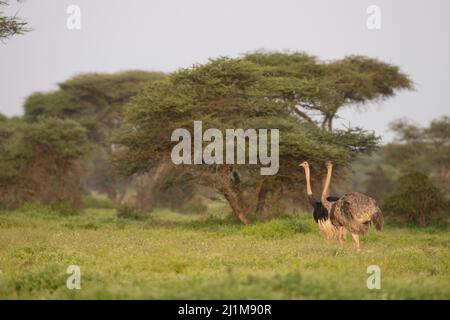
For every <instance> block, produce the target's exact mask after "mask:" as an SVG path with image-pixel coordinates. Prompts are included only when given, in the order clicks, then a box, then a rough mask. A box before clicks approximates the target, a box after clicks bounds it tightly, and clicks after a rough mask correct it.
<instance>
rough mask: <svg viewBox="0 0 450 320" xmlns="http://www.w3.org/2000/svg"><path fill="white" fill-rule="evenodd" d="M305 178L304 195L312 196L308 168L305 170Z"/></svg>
mask: <svg viewBox="0 0 450 320" xmlns="http://www.w3.org/2000/svg"><path fill="white" fill-rule="evenodd" d="M305 176H306V193H307V194H308V196H312V191H311V179H310V174H309V168H308V167H306V168H305Z"/></svg>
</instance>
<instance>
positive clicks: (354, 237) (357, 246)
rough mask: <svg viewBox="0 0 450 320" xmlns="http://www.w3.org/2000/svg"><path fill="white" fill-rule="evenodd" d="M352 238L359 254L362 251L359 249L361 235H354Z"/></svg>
mask: <svg viewBox="0 0 450 320" xmlns="http://www.w3.org/2000/svg"><path fill="white" fill-rule="evenodd" d="M352 238H353V242H354V243H355V249H356V252H357V253H359V252H360V251H361V250H360V247H359V234H356V233H352Z"/></svg>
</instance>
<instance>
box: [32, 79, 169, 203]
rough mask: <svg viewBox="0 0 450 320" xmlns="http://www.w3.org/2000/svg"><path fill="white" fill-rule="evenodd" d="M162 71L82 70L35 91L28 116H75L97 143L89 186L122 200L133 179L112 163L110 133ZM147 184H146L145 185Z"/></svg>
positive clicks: (89, 169) (89, 166)
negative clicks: (127, 107)
mask: <svg viewBox="0 0 450 320" xmlns="http://www.w3.org/2000/svg"><path fill="white" fill-rule="evenodd" d="M165 77H166V75H165V74H164V73H161V72H144V71H126V72H120V73H115V74H81V75H78V76H76V77H74V78H72V79H69V80H67V81H65V82H63V83H60V84H59V90H57V91H54V92H50V93H35V94H33V95H31V96H30V97H29V98H28V99H27V101H26V102H25V105H24V109H25V119H26V120H27V121H29V122H33V121H36V119H38V118H39V117H41V116H51V117H57V118H61V119H72V120H75V121H77V122H79V123H80V124H82V125H83V126H84V127H85V128H86V129H87V133H88V136H89V140H90V141H91V143H92V144H94V145H95V146H96V148H95V149H93V151H92V152H91V158H90V161H87V162H86V168H85V170H84V180H85V183H86V185H87V187H89V188H93V189H95V190H98V191H100V192H105V193H106V194H107V196H108V197H109V199H111V200H112V201H113V202H116V203H120V202H121V201H122V199H123V198H124V196H125V193H126V190H127V188H128V186H129V184H130V182H131V179H130V178H129V177H124V176H122V175H120V174H118V172H117V171H116V170H114V168H113V167H112V166H111V165H110V162H109V160H108V159H109V156H110V154H111V152H112V149H113V144H112V143H111V141H110V137H111V136H112V134H113V133H114V132H115V131H116V130H117V128H118V127H119V124H120V122H121V119H122V112H123V110H122V109H123V108H122V107H123V105H124V104H125V103H126V102H127V101H128V100H129V99H130V98H131V97H132V96H133V95H134V94H136V93H137V92H138V91H139V90H141V89H143V88H144V87H145V86H146V85H147V84H148V83H149V82H152V81H156V80H161V79H164V78H165ZM144 187H145V186H144Z"/></svg>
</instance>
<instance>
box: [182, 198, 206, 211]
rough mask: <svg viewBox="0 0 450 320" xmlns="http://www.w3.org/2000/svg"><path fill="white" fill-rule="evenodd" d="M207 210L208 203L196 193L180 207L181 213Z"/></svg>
mask: <svg viewBox="0 0 450 320" xmlns="http://www.w3.org/2000/svg"><path fill="white" fill-rule="evenodd" d="M207 210H208V205H207V204H206V201H205V200H204V199H203V197H201V196H200V195H196V196H194V197H193V198H192V199H190V200H189V201H187V202H186V203H185V204H184V205H183V206H182V207H181V210H180V211H181V212H183V213H205V212H207Z"/></svg>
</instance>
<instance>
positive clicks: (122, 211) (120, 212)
mask: <svg viewBox="0 0 450 320" xmlns="http://www.w3.org/2000/svg"><path fill="white" fill-rule="evenodd" d="M116 212H117V217H118V218H121V219H134V220H141V219H145V218H146V217H147V216H148V213H147V212H140V211H138V210H137V209H136V207H135V206H133V205H130V204H122V205H119V206H118V207H117V209H116Z"/></svg>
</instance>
